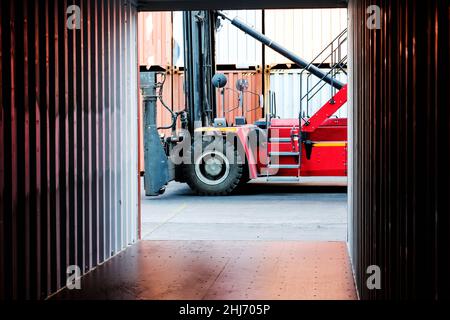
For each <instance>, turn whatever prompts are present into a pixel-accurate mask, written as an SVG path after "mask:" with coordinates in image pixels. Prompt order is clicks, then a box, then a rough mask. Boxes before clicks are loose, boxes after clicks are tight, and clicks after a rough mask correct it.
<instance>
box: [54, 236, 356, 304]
mask: <svg viewBox="0 0 450 320" xmlns="http://www.w3.org/2000/svg"><path fill="white" fill-rule="evenodd" d="M81 287H82V288H81V290H67V289H65V290H63V291H61V292H60V293H59V294H57V295H56V296H54V298H55V299H174V300H177V299H186V300H197V299H224V300H227V299H268V300H271V299H356V292H355V287H354V283H353V276H352V272H351V267H350V262H349V257H348V254H347V248H346V244H345V242H306V241H141V242H139V243H137V244H135V245H134V246H132V247H130V248H128V249H127V250H125V251H124V252H122V253H120V254H119V255H117V256H116V257H114V258H112V259H111V260H109V261H107V262H106V263H105V264H103V265H101V266H99V267H98V268H97V269H95V270H94V271H92V272H90V273H89V274H87V275H86V276H85V277H83V278H82V281H81Z"/></svg>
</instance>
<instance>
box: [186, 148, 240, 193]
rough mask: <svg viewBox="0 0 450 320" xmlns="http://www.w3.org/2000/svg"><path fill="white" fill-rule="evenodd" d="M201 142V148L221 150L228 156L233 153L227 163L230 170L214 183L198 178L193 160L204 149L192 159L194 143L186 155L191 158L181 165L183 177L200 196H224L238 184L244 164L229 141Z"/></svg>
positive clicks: (194, 160)
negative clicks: (187, 162)
mask: <svg viewBox="0 0 450 320" xmlns="http://www.w3.org/2000/svg"><path fill="white" fill-rule="evenodd" d="M198 143H202V147H203V149H202V150H207V149H206V148H207V147H208V150H223V151H224V152H226V153H225V155H226V156H227V157H229V155H230V154H231V155H233V157H234V159H233V161H231V160H232V159H228V160H229V161H230V162H231V163H230V164H229V167H230V170H229V172H228V175H227V177H226V178H225V180H224V181H222V182H220V183H219V184H216V185H210V184H206V183H204V182H203V181H201V180H200V178H199V177H198V176H197V174H196V172H195V162H196V160H197V159H198V158H199V157H201V156H203V155H204V151H202V153H201V154H200V155H199V156H197V159H194V152H193V150H194V148H195V147H196V144H194V145H193V146H192V147H191V152H190V155H189V156H188V157H189V158H190V159H191V163H190V164H185V165H184V166H183V168H184V177H185V178H186V182H187V184H188V185H189V187H190V188H191V189H192V190H193V191H194V192H196V193H197V194H198V195H202V196H225V195H228V194H230V193H232V192H233V190H235V189H236V187H237V186H238V185H239V184H240V181H241V178H242V176H243V173H244V164H243V162H242V161H241V159H242V158H241V156H240V155H239V152H237V151H236V149H235V148H234V147H233V146H232V145H231V144H229V143H224V142H222V141H212V142H211V141H202V142H200V141H199V142H198ZM219 144H223V147H221V148H220V149H219V148H218V147H219V146H220V145H219Z"/></svg>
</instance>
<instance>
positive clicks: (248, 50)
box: [138, 8, 356, 299]
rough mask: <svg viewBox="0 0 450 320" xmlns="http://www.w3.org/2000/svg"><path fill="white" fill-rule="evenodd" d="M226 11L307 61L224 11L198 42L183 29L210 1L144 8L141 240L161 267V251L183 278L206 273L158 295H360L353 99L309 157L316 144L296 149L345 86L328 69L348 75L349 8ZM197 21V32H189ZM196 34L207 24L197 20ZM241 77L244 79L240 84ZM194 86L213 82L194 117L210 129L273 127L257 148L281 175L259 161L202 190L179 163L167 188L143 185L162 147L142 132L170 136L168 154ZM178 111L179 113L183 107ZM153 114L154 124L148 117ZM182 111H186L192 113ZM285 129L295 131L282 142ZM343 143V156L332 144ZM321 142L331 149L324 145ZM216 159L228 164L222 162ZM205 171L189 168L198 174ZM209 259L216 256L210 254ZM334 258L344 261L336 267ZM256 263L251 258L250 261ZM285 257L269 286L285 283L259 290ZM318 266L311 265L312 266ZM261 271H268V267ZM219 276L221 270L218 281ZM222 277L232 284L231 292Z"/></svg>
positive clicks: (193, 100)
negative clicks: (235, 179)
mask: <svg viewBox="0 0 450 320" xmlns="http://www.w3.org/2000/svg"><path fill="white" fill-rule="evenodd" d="M206 12H207V11H206ZM223 12H224V13H225V14H226V15H227V16H228V17H232V18H233V17H238V18H239V19H241V21H242V22H244V23H245V24H246V25H248V26H250V27H252V28H254V29H255V30H256V31H257V32H259V33H261V34H264V35H265V36H267V37H269V38H271V39H273V40H274V41H277V42H279V43H280V46H283V47H284V48H286V49H287V50H288V51H290V52H294V53H295V54H296V55H298V56H299V57H301V58H302V59H304V60H305V61H307V65H306V66H304V65H303V66H302V65H298V64H297V63H296V62H295V61H294V62H293V61H292V60H289V59H288V58H286V56H285V55H283V54H280V53H278V52H276V51H274V50H273V49H271V48H269V47H268V46H266V45H264V44H263V43H261V42H260V41H258V40H257V39H255V38H253V37H251V36H249V35H248V34H246V33H244V32H243V31H242V30H239V29H238V28H236V27H235V26H234V25H233V24H232V23H229V21H226V20H225V19H223V21H222V20H221V21H219V20H217V21H214V24H215V25H214V26H212V27H209V32H210V34H208V35H203V37H202V35H200V36H199V37H198V38H197V39H195V40H192V39H191V37H194V36H193V35H192V34H191V33H190V32H191V31H192V30H191V29H188V28H193V27H192V26H191V25H189V23H187V21H186V20H187V19H194V20H195V19H198V17H199V16H201V15H204V14H205V11H195V12H190V13H186V12H181V11H175V12H170V11H164V12H141V13H139V16H138V26H139V32H138V34H139V37H138V51H139V64H140V71H141V74H142V73H146V74H150V73H151V74H152V77H153V78H152V81H153V82H154V83H155V85H154V87H155V89H154V92H152V93H151V96H152V97H154V99H153V100H152V102H151V103H148V104H147V105H146V104H145V102H144V100H145V98H144V97H143V94H145V91H143V90H141V92H140V93H141V96H140V107H139V114H140V115H141V121H140V123H141V127H140V144H139V145H140V171H141V176H142V177H141V239H142V246H144V247H147V249H146V250H149V248H158V250H160V251H159V252H160V253H161V255H160V257H161V258H160V259H156V260H154V261H153V263H154V265H160V263H161V262H162V261H163V260H164V261H166V262H167V261H170V259H171V258H170V257H173V258H174V260H175V261H176V262H174V265H173V268H174V269H175V270H178V271H180V272H181V273H182V274H184V276H186V277H188V278H190V276H189V274H191V273H197V272H198V269H201V270H202V271H203V272H205V274H204V275H203V277H202V279H200V280H199V282H198V285H197V284H193V283H191V282H190V281H188V282H189V283H190V286H193V287H195V288H196V290H198V291H195V290H194V289H193V288H192V287H190V288H189V289H188V290H187V291H186V292H177V293H173V292H172V293H167V292H166V293H161V292H160V294H161V295H158V294H157V295H155V297H157V298H167V299H170V298H180V297H181V298H186V299H191V298H194V299H197V298H218V299H220V298H238V299H239V298H242V299H246V298H256V297H259V298H267V299H269V298H299V299H301V298H306V299H314V298H343V299H353V298H355V297H356V294H355V290H354V285H353V278H352V272H351V267H350V262H349V258H348V254H347V247H346V241H347V220H348V219H347V211H348V210H347V151H348V150H347V125H346V120H347V105H346V103H343V104H342V105H341V106H339V108H336V110H335V111H334V112H332V113H331V114H330V115H328V116H327V117H326V118H327V119H323V121H322V123H320V124H319V125H323V123H324V122H328V123H327V125H328V126H329V127H321V128H320V129H319V131H320V132H319V133H318V134H317V135H315V136H314V138H317V139H316V140H314V144H315V145H314V147H313V148H312V149H313V151H312V153H313V155H311V154H310V155H309V156H308V159H307V158H306V156H305V155H304V156H303V157H302V156H301V152H302V150H301V148H302V147H303V146H305V145H306V144H305V141H303V142H302V141H301V139H302V138H303V137H302V136H301V135H302V133H301V131H302V129H303V128H302V125H304V127H305V128H306V127H307V125H305V122H307V121H309V120H310V119H314V118H313V116H314V115H315V114H317V113H320V109H321V108H322V107H324V106H325V107H326V105H327V103H328V102H329V101H330V100H332V99H333V97H334V96H335V95H336V93H337V92H338V91H339V89H336V88H335V87H334V86H333V83H331V84H330V83H327V82H326V81H325V80H324V77H325V76H327V77H328V76H329V77H331V78H332V79H334V80H336V81H338V82H342V83H344V84H345V83H347V73H348V65H347V60H348V56H347V10H346V8H335V9H309V10H307V9H285V10H276V9H272V10H262V9H259V10H229V11H223ZM196 21H198V20H196ZM318 21H320V23H318ZM299 28H300V29H299ZM298 30H301V32H300V33H299V32H298ZM198 31H199V30H195V33H194V35H195V34H196V32H198ZM200 32H205V31H204V29H203V30H202V29H201V30H200ZM211 34H212V35H211ZM205 38H206V40H205ZM202 41H204V43H202ZM186 42H188V43H186ZM205 42H206V44H205ZM195 46H200V48H201V49H199V50H198V49H197V48H195ZM202 46H203V47H202ZM208 46H212V47H213V48H212V49H210V53H212V54H211V56H210V57H206V58H205V55H206V56H207V54H205V52H204V51H202V50H205V47H208ZM198 51H202V54H201V58H199V61H200V63H204V62H205V61H204V60H205V59H209V60H208V63H211V65H213V66H214V67H213V68H212V69H210V70H208V68H207V67H208V66H206V65H205V66H204V68H203V69H202V68H200V71H199V72H201V71H203V72H204V74H201V75H198V77H200V78H201V77H202V76H203V77H210V78H211V79H210V81H209V82H208V81H206V85H207V86H209V88H207V89H205V88H204V87H203V88H202V87H201V86H202V85H203V83H201V84H196V82H200V80H203V79H195V78H192V75H190V74H189V72H190V70H189V69H195V65H193V64H192V63H195V61H194V62H193V61H192V60H195V55H196V54H198ZM186 55H194V57H186ZM202 59H203V60H202ZM310 66H314V67H316V68H318V69H319V70H320V71H321V72H322V73H323V76H321V77H317V76H315V75H314V74H313V73H312V72H311V71H310V70H308V68H309V67H310ZM216 74H220V75H221V76H222V77H223V78H225V80H224V82H226V84H224V85H223V86H214V79H213V77H214V75H216ZM141 79H142V77H141ZM144 81H145V79H144ZM332 81H333V80H332ZM192 82H194V83H192ZM242 83H244V84H245V87H244V88H240V87H239V84H242ZM196 85H198V87H200V88H202V90H205V91H206V92H203V93H199V95H201V94H203V96H202V99H201V103H202V104H203V106H202V107H203V108H200V109H201V110H200V115H199V118H198V119H196V120H197V121H199V122H200V124H201V125H200V126H199V127H201V128H203V127H208V131H210V130H211V131H213V130H215V129H219V126H220V129H224V128H229V129H230V130H231V128H237V130H239V128H240V127H242V125H244V126H245V125H249V126H255V127H257V130H259V131H260V132H262V133H263V134H265V135H267V136H269V137H268V138H267V140H266V141H265V142H266V143H267V144H266V145H269V144H270V142H272V146H274V145H275V143H274V142H273V141H271V140H270V139H273V140H275V139H278V140H279V141H282V142H280V143H279V144H278V145H277V146H276V147H273V148H274V149H272V150H270V149H269V148H268V149H269V150H264V149H263V148H262V147H261V146H259V145H258V146H257V148H258V147H259V148H261V150H259V149H258V150H256V152H259V153H261V154H263V156H264V152H266V155H269V154H270V153H271V152H272V153H273V154H275V153H276V152H278V154H277V156H278V159H277V160H272V162H271V163H269V165H270V164H273V165H275V164H276V163H278V162H279V163H282V162H283V161H284V162H283V164H282V165H285V166H286V168H284V167H281V165H280V168H279V170H281V174H276V173H272V172H270V173H268V172H265V171H264V168H260V167H258V168H257V170H258V172H257V175H256V176H254V177H252V178H251V179H250V177H249V172H248V171H249V170H245V168H244V170H243V171H244V172H243V176H245V178H244V177H243V178H242V179H243V180H244V181H242V182H241V183H239V186H238V187H236V189H233V190H232V191H230V192H229V193H227V194H226V195H224V194H208V193H207V192H202V191H203V190H198V189H196V187H195V186H192V181H186V179H190V177H184V176H183V175H185V174H187V173H186V170H183V169H181V170H180V171H181V177H180V176H178V175H177V174H176V173H175V174H174V177H175V178H174V179H173V180H175V181H169V182H168V183H167V184H166V185H164V186H163V188H162V189H161V190H159V191H158V190H156V189H155V190H152V191H153V192H154V193H155V194H153V195H151V196H149V195H148V190H146V188H149V189H150V188H151V187H152V186H149V183H147V184H146V182H145V179H146V178H148V179H149V180H150V179H154V175H148V176H147V175H146V174H145V170H149V168H150V169H151V168H155V167H150V166H149V165H148V163H146V157H154V156H155V152H154V150H153V149H152V148H154V145H152V144H151V143H150V142H149V141H150V139H151V138H149V137H150V135H149V133H148V132H147V135H146V130H148V128H149V125H152V126H154V127H155V128H156V129H157V130H155V131H157V135H158V138H159V139H160V140H159V141H158V144H159V145H160V144H161V143H162V144H163V145H165V147H164V148H163V149H164V150H165V151H166V153H167V155H169V153H168V152H167V149H169V147H167V141H169V140H170V139H172V138H173V137H177V138H176V139H174V140H175V141H176V142H178V141H179V138H178V135H179V132H180V131H183V129H185V128H187V129H188V130H189V127H190V124H189V123H187V125H186V124H183V118H182V116H183V115H182V113H183V112H184V111H188V113H189V112H191V113H192V112H196V111H197V109H196V108H197V106H196V105H195V104H196V103H197V102H196V98H197V97H195V96H194V97H192V93H191V94H190V93H189V92H187V91H189V90H192V91H194V90H196V89H197V88H198V87H196ZM141 87H142V84H141ZM143 87H145V86H143ZM144 90H145V89H144ZM200 91H201V90H200ZM155 97H156V98H155ZM190 99H191V100H190ZM205 100H206V101H207V102H206V104H207V106H208V107H210V108H211V109H213V111H212V112H211V115H209V114H208V110H207V107H206V106H205V105H204V104H205ZM190 104H194V105H190ZM148 108H152V110H149V109H148ZM178 114H181V115H182V116H179V117H178ZM205 114H206V115H205ZM174 115H175V116H174ZM149 118H152V119H150V120H151V121H153V122H150V123H149V122H146V121H148V120H149ZM205 118H206V119H205ZM187 119H191V118H190V117H189V115H187ZM240 121H242V122H240ZM186 122H188V121H186ZM221 123H222V124H224V126H221ZM299 124H300V125H299ZM299 127H300V129H299ZM327 129H330V130H329V131H327ZM294 130H298V131H299V132H298V133H297V135H298V136H295V137H292V131H294ZM194 131H195V130H194ZM275 131H277V132H276V133H275ZM287 131H289V132H288V133H287ZM305 131H307V130H305ZM205 132H207V130H204V132H203V133H205ZM336 132H338V133H336ZM303 134H305V133H303ZM283 135H284V136H283ZM272 136H273V137H272ZM305 136H306V134H305ZM287 137H289V139H288V140H289V141H283V140H282V139H286V138H287ZM291 138H292V139H291ZM154 140H156V139H153V141H154ZM327 143H328V145H326V144H327ZM320 144H324V146H323V147H321V145H320ZM322 148H324V149H322ZM285 149H286V150H285ZM288 149H289V150H288ZM336 149H338V154H336V153H335V155H336V157H334V158H333V157H332V156H330V154H327V152H330V151H331V152H335V150H336ZM148 150H151V151H150V152H148ZM322 150H324V151H325V152H324V153H323V154H322V152H323V151H322ZM303 152H305V151H303ZM283 157H285V158H284V159H283ZM268 158H270V156H269V157H268ZM286 158H287V159H286ZM289 158H290V159H289ZM302 158H303V159H304V163H303V166H304V168H306V169H304V170H303V167H302V163H301V161H302ZM216 159H217V158H216ZM169 161H170V160H169ZM269 161H270V159H269ZM286 161H287V162H286ZM312 161H315V162H316V163H315V164H317V163H320V162H321V161H322V162H327V161H328V162H336V163H334V164H332V165H330V166H328V167H326V166H325V168H323V167H320V166H318V167H314V165H315V164H311V162H312ZM337 162H339V163H337ZM295 163H300V165H299V167H296V168H293V164H295ZM205 164H206V162H205ZM212 165H215V163H213V164H212ZM217 165H218V166H220V165H223V164H222V163H220V161H219V162H218V163H217ZM288 166H292V168H291V167H289V168H288ZM156 167H157V166H156ZM205 168H206V169H205V171H204V174H203V176H200V179H201V178H202V177H203V178H204V177H205V176H208V175H209V176H211V175H214V173H215V172H214V168H212V166H211V168H209V170H210V171H208V167H207V166H206V165H205ZM308 168H310V170H309V169H308ZM177 169H178V168H175V169H174V170H173V171H177ZM157 170H158V171H159V170H160V168H158V169H157ZM314 170H317V172H314ZM320 170H322V171H320ZM168 171H169V172H170V169H169V170H168ZM198 171H201V170H200V169H199V170H198ZM198 171H197V172H196V171H195V168H194V170H193V173H194V174H195V173H198ZM218 171H220V168H219V169H218ZM169 174H170V173H169ZM200 175H201V172H200ZM167 180H171V179H167ZM202 181H204V180H202ZM186 182H188V183H186ZM161 185H162V184H161ZM211 187H214V185H211ZM199 193H200V195H199ZM243 248H245V250H244V249H243ZM175 257H177V258H175ZM208 259H213V260H212V261H213V263H211V261H208ZM328 261H336V262H337V263H336V264H335V265H334V266H335V267H331V268H330V265H329V264H328ZM253 262H254V263H255V264H254V268H250V269H249V268H248V267H249V266H251V265H252V263H253ZM180 265H184V266H186V269H185V270H184V272H183V271H182V270H179V269H178V267H179V266H180ZM280 267H282V268H284V270H283V272H280V273H279V274H276V275H275V276H274V277H273V279H272V280H270V281H271V283H272V285H273V284H275V283H279V284H280V286H281V287H280V288H277V290H275V291H274V290H273V288H272V290H271V291H270V292H263V291H262V290H261V288H259V289H258V285H260V286H267V285H269V284H268V283H263V282H264V281H263V282H261V279H262V278H261V276H262V275H263V274H264V275H267V272H270V273H271V272H273V271H274V270H276V269H278V268H280ZM169 269H170V268H169ZM222 270H225V271H222ZM244 270H247V273H245V272H244V274H243V275H242V277H243V278H245V281H243V279H241V280H239V281H240V282H241V285H237V282H236V281H237V279H236V278H233V276H231V279H229V280H227V279H226V278H227V277H228V276H230V275H233V274H236V273H240V272H242V271H244ZM311 270H314V271H312V273H311ZM172 271H173V270H172ZM172 271H170V272H166V271H164V272H163V271H161V269H160V272H161V273H160V275H164V277H167V278H168V279H171V281H172V280H173V281H174V285H175V283H176V285H181V284H182V283H185V282H184V281H187V280H188V279H187V278H183V277H182V278H181V279H179V280H178V281H177V280H175V279H173V276H171V275H170V274H172V275H173V274H174V273H172ZM156 272H157V271H155V274H156ZM259 272H262V273H261V274H260V275H261V276H260V275H259V274H258V273H259ZM314 272H316V274H314ZM301 273H303V274H304V276H303V277H300V278H298V281H297V282H296V283H292V284H291V285H287V284H286V283H285V282H284V281H283V280H282V279H283V278H286V277H287V278H295V277H296V276H297V277H298V275H299V274H301ZM317 274H319V277H321V278H322V280H319V282H317V283H320V284H321V285H323V289H325V288H326V287H327V286H329V285H331V287H333V288H334V289H333V290H323V291H321V290H320V289H319V290H318V291H317V288H318V287H317V286H316V285H315V283H316V282H314V281H317V279H318V278H315V277H317ZM227 275H228V276H227ZM215 277H217V279H218V280H217V281H212V279H214V278H215ZM203 278H204V279H203ZM315 279H316V280H315ZM191 280H192V279H191ZM203 281H204V282H203ZM211 281H212V282H211ZM294 282H295V281H294ZM206 283H209V285H210V287H209V288H210V289H208V290H207V289H206V288H208V286H204V284H206ZM255 283H256V284H255ZM320 284H319V285H318V286H319V287H320ZM243 286H245V288H244V287H243ZM296 286H301V287H304V290H295V289H294V288H295V287H296ZM225 287H227V288H228V287H234V289H233V290H228V291H226V290H225ZM185 289H186V288H185Z"/></svg>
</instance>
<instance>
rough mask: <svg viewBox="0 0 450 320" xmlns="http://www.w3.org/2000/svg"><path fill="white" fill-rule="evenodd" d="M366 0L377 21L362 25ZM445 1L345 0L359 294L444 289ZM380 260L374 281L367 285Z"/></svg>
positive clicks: (448, 201)
mask: <svg viewBox="0 0 450 320" xmlns="http://www.w3.org/2000/svg"><path fill="white" fill-rule="evenodd" d="M369 5H378V6H379V7H380V8H381V29H380V30H370V29H368V28H367V27H366V19H367V17H368V16H369V15H368V14H367V13H366V10H367V7H368V6H369ZM449 6H450V2H449V1H448V0H430V1H406V0H402V1H387V0H386V1H372V0H371V1H362V0H361V1H354V0H352V1H350V5H349V17H350V28H351V30H350V32H349V33H350V37H351V41H350V52H352V57H351V59H350V61H351V66H350V68H353V72H352V76H351V77H350V84H351V85H350V105H353V109H352V112H351V118H352V119H353V121H352V123H353V142H352V144H353V154H352V161H353V173H352V175H351V179H352V181H353V182H352V188H351V189H352V190H353V191H352V195H351V198H352V201H351V203H350V204H351V207H352V212H353V216H352V226H353V228H352V230H351V239H350V240H351V245H350V248H352V259H353V264H354V267H355V271H356V280H357V285H358V289H359V293H360V295H361V298H363V299H375V298H377V299H386V298H400V299H405V298H426V299H435V298H440V299H443V298H446V299H448V298H450V272H449V271H450V263H449V259H450V192H449V190H450V186H449V184H450V175H449V172H450V171H449V165H450V158H449V147H450V143H449V138H450V113H449V108H450V101H449V89H450V85H449V76H450V64H449V57H450V52H449V41H450V38H449V37H450V35H449V30H450V20H449V15H450V7H449ZM369 265H378V266H379V267H380V268H381V289H380V290H369V289H368V288H367V286H366V279H367V277H368V274H366V270H367V267H368V266H369Z"/></svg>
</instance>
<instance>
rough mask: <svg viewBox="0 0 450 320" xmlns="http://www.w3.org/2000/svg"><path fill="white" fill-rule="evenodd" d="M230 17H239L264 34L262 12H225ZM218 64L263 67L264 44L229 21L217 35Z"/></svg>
mask: <svg viewBox="0 0 450 320" xmlns="http://www.w3.org/2000/svg"><path fill="white" fill-rule="evenodd" d="M224 12H225V13H227V14H228V15H229V16H230V17H233V18H234V17H236V16H238V17H239V18H240V19H241V20H243V21H244V22H245V23H246V24H248V25H250V26H252V27H254V28H255V29H256V30H258V31H259V32H262V14H261V10H229V11H224ZM216 63H217V64H232V65H236V66H238V67H243V68H246V67H247V66H256V65H261V63H262V44H261V43H260V42H259V41H256V40H255V39H253V38H252V37H250V36H248V35H247V34H245V33H244V32H242V31H241V30H239V29H238V28H236V27H235V26H233V25H231V23H230V22H228V21H222V26H221V28H220V29H219V30H218V32H217V35H216Z"/></svg>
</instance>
